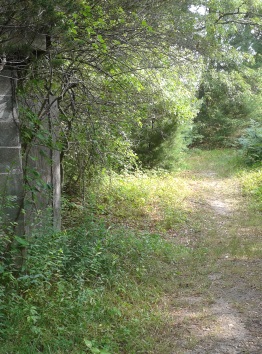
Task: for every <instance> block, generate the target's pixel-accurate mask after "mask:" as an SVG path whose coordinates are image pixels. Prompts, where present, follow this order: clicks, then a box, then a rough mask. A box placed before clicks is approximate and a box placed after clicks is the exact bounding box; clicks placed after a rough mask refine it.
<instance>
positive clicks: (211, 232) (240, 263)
mask: <svg viewBox="0 0 262 354" xmlns="http://www.w3.org/2000/svg"><path fill="white" fill-rule="evenodd" d="M187 178H188V183H189V184H190V186H191V188H192V193H193V194H192V195H193V197H192V198H191V199H190V203H191V209H192V214H191V218H192V220H191V221H190V222H189V224H188V225H187V226H186V228H183V229H182V230H181V231H180V232H179V234H177V235H175V236H176V240H178V239H179V240H181V242H182V243H184V244H187V245H188V246H191V247H192V248H194V249H195V250H198V249H199V254H197V256H196V257H195V259H194V260H192V264H184V265H183V271H182V274H181V276H180V279H181V280H180V282H181V284H179V291H178V292H176V293H175V294H174V295H173V297H172V298H170V299H169V301H168V311H169V313H170V314H171V316H172V321H173V328H172V330H171V331H172V333H173V338H176V339H175V340H174V342H173V344H171V345H173V348H174V349H173V351H172V353H173V354H179V353H181V354H182V353H183V354H198V353H199V354H201V353H208V354H213V353H217V354H222V353H228V354H229V353H230V354H231V353H232V354H240V353H246V354H248V353H250V354H251V353H252V354H261V353H262V291H261V290H262V260H261V248H262V244H261V236H262V220H261V214H260V215H258V214H256V213H255V212H252V211H250V210H248V208H247V207H246V202H245V200H244V199H243V197H242V196H241V191H240V188H239V185H238V182H237V180H236V179H234V178H219V177H218V175H216V173H214V172H212V171H208V172H203V173H198V174H196V175H195V176H194V178H193V179H192V178H189V177H187ZM197 257H198V258H197ZM171 345H170V347H171Z"/></svg>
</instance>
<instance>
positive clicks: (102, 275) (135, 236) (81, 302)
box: [0, 218, 190, 354]
mask: <svg viewBox="0 0 262 354" xmlns="http://www.w3.org/2000/svg"><path fill="white" fill-rule="evenodd" d="M27 246H28V247H27V255H26V263H25V264H24V267H23V269H22V271H21V272H20V273H18V274H16V277H14V276H13V275H12V269H2V268H1V273H0V283H1V286H0V297H1V309H0V310H1V311H0V312H1V328H0V334H1V349H0V352H1V353H7V352H12V353H18V352H19V353H20V352H23V353H32V352H37V351H41V352H43V353H50V352H52V353H65V352H70V353H82V352H83V353H84V352H87V350H88V353H89V352H90V353H101V354H102V353H104V354H105V353H111V354H112V353H114V354H115V353H122V352H128V353H137V352H140V351H141V352H147V351H150V350H152V349H153V348H154V339H153V337H152V330H153V331H155V330H157V329H159V328H161V327H162V326H164V325H165V319H164V318H161V316H160V313H158V310H157V300H158V297H159V296H160V294H162V293H163V292H164V291H165V289H167V287H168V286H169V282H171V281H172V279H173V277H174V269H173V266H172V267H170V265H171V264H173V262H177V261H179V260H180V259H182V257H187V256H188V255H189V253H190V251H189V250H188V249H186V248H185V247H182V246H172V245H171V244H169V243H168V242H167V241H165V240H163V239H162V238H161V237H159V236H158V235H156V234H148V233H136V232H132V231H131V230H130V231H127V230H126V229H118V230H114V231H109V230H107V229H106V228H105V227H104V225H103V224H102V223H99V222H96V221H95V220H93V219H90V218H89V219H86V222H85V223H84V224H82V225H81V226H80V227H78V228H76V229H71V230H68V231H66V232H62V233H58V234H53V233H52V232H51V231H50V230H49V231H48V229H46V230H44V233H43V234H39V230H38V231H37V230H35V234H34V235H32V238H30V239H29V240H28V241H27ZM167 278H169V281H167Z"/></svg>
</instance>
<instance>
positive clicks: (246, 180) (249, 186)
mask: <svg viewBox="0 0 262 354" xmlns="http://www.w3.org/2000/svg"><path fill="white" fill-rule="evenodd" d="M240 176H241V177H240V180H241V184H242V191H243V194H244V196H246V197H248V198H249V200H250V202H251V204H252V206H253V208H254V209H256V210H260V211H262V168H261V167H260V168H255V169H254V170H247V171H243V172H242V173H241V175H240Z"/></svg>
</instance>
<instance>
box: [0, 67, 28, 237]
mask: <svg viewBox="0 0 262 354" xmlns="http://www.w3.org/2000/svg"><path fill="white" fill-rule="evenodd" d="M16 81H17V80H16V72H15V70H7V69H4V70H2V71H0V198H1V206H0V210H1V214H2V215H0V216H1V218H2V221H4V223H5V222H8V221H14V222H17V223H18V226H17V229H18V230H19V233H21V232H22V230H23V223H24V220H23V215H22V214H21V213H20V212H21V208H22V206H23V205H22V204H23V195H24V190H23V171H22V157H21V144H20V138H19V126H18V109H17V104H16V99H15V88H16ZM7 197H11V199H10V200H11V201H10V202H8V201H7V199H6V198H7ZM7 204H9V205H7Z"/></svg>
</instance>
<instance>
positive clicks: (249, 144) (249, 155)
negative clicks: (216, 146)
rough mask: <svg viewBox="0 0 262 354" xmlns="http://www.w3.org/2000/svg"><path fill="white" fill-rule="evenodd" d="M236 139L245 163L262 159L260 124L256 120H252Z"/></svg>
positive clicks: (261, 127)
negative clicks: (242, 133) (243, 132)
mask: <svg viewBox="0 0 262 354" xmlns="http://www.w3.org/2000/svg"><path fill="white" fill-rule="evenodd" d="M238 141H239V143H240V146H241V149H242V151H243V153H244V156H245V158H246V162H247V163H249V164H253V163H256V162H260V161H262V126H261V125H260V124H259V123H258V122H255V121H252V122H251V125H250V127H249V128H247V129H246V132H245V134H244V135H243V136H242V137H241V138H240V139H239V140H238Z"/></svg>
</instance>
